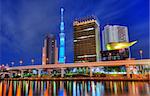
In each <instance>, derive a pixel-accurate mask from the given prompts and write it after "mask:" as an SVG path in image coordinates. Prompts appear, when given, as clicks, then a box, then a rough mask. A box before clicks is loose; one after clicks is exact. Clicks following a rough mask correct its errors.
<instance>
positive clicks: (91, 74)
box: [90, 67, 93, 77]
mask: <svg viewBox="0 0 150 96" xmlns="http://www.w3.org/2000/svg"><path fill="white" fill-rule="evenodd" d="M92 69H93V67H90V77H92V76H93V73H92Z"/></svg>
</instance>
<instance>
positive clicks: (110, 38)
mask: <svg viewBox="0 0 150 96" xmlns="http://www.w3.org/2000/svg"><path fill="white" fill-rule="evenodd" d="M102 36H103V51H106V50H107V48H106V45H107V44H108V43H112V42H129V37H128V28H127V27H126V26H119V25H106V26H105V27H104V30H103V31H102Z"/></svg>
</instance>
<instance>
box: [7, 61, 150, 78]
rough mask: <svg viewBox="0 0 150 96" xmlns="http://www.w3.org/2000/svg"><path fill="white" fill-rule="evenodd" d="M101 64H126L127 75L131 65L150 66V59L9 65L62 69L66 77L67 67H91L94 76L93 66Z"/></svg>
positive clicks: (21, 67)
mask: <svg viewBox="0 0 150 96" xmlns="http://www.w3.org/2000/svg"><path fill="white" fill-rule="evenodd" d="M100 66H125V67H126V73H127V77H129V76H130V68H129V67H130V66H147V67H148V68H150V59H142V60H119V61H100V62H84V63H67V64H47V65H31V66H17V67H9V68H8V70H9V71H13V70H20V71H22V72H23V71H24V70H33V69H36V70H38V72H40V70H41V69H50V70H53V69H61V77H64V70H65V69H66V68H79V67H87V68H90V76H92V68H93V67H100Z"/></svg>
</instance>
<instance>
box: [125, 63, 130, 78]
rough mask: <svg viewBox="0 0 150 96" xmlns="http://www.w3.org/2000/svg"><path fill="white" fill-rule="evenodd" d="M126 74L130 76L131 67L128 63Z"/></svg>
mask: <svg viewBox="0 0 150 96" xmlns="http://www.w3.org/2000/svg"><path fill="white" fill-rule="evenodd" d="M126 74H127V77H128V78H130V68H129V65H126Z"/></svg>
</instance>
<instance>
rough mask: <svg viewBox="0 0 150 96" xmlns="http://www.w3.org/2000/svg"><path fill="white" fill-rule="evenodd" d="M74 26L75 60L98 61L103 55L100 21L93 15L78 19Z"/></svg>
mask: <svg viewBox="0 0 150 96" xmlns="http://www.w3.org/2000/svg"><path fill="white" fill-rule="evenodd" d="M73 28H74V62H96V61H99V60H100V58H101V56H100V54H99V52H100V32H99V23H98V22H97V20H96V18H95V17H93V16H91V17H87V18H82V19H77V20H75V21H74V22H73Z"/></svg>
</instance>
